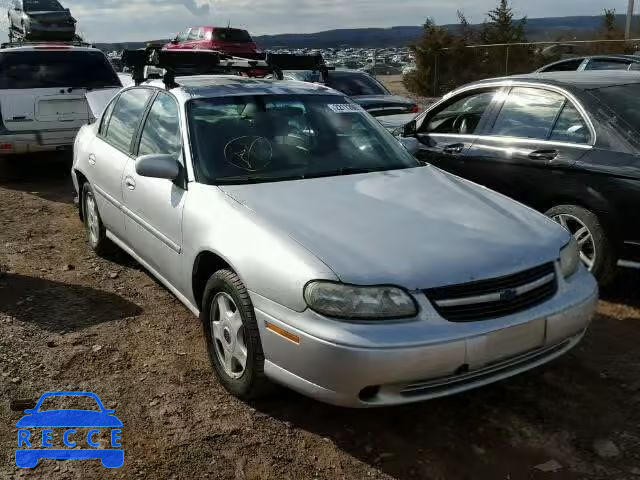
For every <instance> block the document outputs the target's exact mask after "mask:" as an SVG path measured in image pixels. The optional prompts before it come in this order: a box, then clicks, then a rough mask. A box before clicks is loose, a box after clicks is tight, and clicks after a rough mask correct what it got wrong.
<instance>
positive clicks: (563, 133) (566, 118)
mask: <svg viewBox="0 0 640 480" xmlns="http://www.w3.org/2000/svg"><path fill="white" fill-rule="evenodd" d="M549 140H555V141H556V142H570V143H589V141H590V140H591V133H590V132H589V127H587V124H586V123H585V121H584V119H583V118H582V115H580V112H578V110H577V109H576V107H574V106H573V105H572V104H571V103H569V102H567V103H566V104H565V106H564V108H563V109H562V112H561V113H560V116H559V117H558V120H557V121H556V124H555V126H554V127H553V131H552V132H551V137H549Z"/></svg>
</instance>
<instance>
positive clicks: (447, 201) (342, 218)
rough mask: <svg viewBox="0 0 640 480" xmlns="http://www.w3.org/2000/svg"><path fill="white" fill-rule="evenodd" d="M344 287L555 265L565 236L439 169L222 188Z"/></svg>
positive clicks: (418, 283) (414, 285) (420, 282)
mask: <svg viewBox="0 0 640 480" xmlns="http://www.w3.org/2000/svg"><path fill="white" fill-rule="evenodd" d="M221 188H222V189H223V191H224V192H226V193H227V194H228V195H229V196H231V197H232V198H233V199H235V200H236V201H237V202H239V203H241V204H243V205H244V206H245V207H246V208H248V209H250V210H252V211H253V212H254V213H255V214H256V215H258V216H260V217H261V218H262V219H264V220H266V221H267V222H270V223H271V224H272V225H273V226H274V227H276V228H278V229H280V231H282V232H285V233H287V234H288V235H289V236H290V237H292V238H293V239H295V240H296V241H297V242H299V243H300V244H301V245H303V246H304V247H306V248H307V249H308V250H309V251H310V252H312V253H313V254H315V255H316V256H317V257H318V258H319V259H320V260H322V261H323V262H324V263H325V264H326V265H327V266H328V267H329V268H331V269H332V270H333V272H334V273H335V274H336V275H337V276H338V277H339V278H340V280H341V281H343V282H345V283H353V284H360V285H367V284H368V285H372V284H395V285H401V286H403V287H405V288H408V289H411V290H414V289H423V288H432V287H436V286H442V285H451V284H458V283H466V282H471V281H475V280H481V279H486V278H493V277H498V276H502V275H508V274H511V273H514V272H518V271H520V270H524V269H528V268H531V267H534V266H538V265H541V264H543V263H546V262H550V261H554V260H556V259H557V258H558V256H559V251H560V248H561V247H562V246H563V245H564V244H566V243H567V242H568V241H569V235H568V233H567V232H566V231H565V230H564V229H562V228H561V227H560V226H558V225H557V224H555V223H554V222H552V221H551V220H549V219H548V218H546V217H544V216H543V215H541V214H539V213H537V212H535V211H533V210H531V209H529V208H528V207H525V206H524V205H521V204H519V203H516V202H515V201H513V200H510V199H508V198H506V197H504V196H502V195H500V194H498V193H495V192H492V191H490V190H488V189H485V188H483V187H481V186H479V185H475V184H473V183H471V182H468V181H465V180H463V179H460V178H458V177H455V176H453V175H450V174H447V173H445V172H442V171H441V170H438V169H436V168H434V167H430V166H427V167H422V168H412V169H405V170H394V171H389V172H379V173H370V174H363V175H347V176H340V177H330V178H318V179H309V180H298V181H291V182H278V183H265V184H254V185H233V186H224V187H221Z"/></svg>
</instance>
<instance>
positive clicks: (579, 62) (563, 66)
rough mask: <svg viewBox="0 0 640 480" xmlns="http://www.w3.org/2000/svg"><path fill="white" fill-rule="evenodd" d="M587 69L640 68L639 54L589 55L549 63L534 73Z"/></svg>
mask: <svg viewBox="0 0 640 480" xmlns="http://www.w3.org/2000/svg"><path fill="white" fill-rule="evenodd" d="M587 70H640V55H591V56H586V57H574V58H566V59H564V60H559V61H557V62H553V63H550V64H549V65H545V66H544V67H541V68H539V69H538V70H536V73H549V72H583V71H587Z"/></svg>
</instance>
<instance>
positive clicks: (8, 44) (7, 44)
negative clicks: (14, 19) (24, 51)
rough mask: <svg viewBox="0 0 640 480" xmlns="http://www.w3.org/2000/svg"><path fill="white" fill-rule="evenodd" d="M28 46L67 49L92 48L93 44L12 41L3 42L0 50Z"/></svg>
mask: <svg viewBox="0 0 640 480" xmlns="http://www.w3.org/2000/svg"><path fill="white" fill-rule="evenodd" d="M29 46H34V47H35V46H40V47H41V46H51V47H56V46H69V47H93V44H91V43H88V42H85V41H83V40H68V41H63V40H42V41H37V40H14V41H12V42H5V43H2V44H0V48H12V47H29Z"/></svg>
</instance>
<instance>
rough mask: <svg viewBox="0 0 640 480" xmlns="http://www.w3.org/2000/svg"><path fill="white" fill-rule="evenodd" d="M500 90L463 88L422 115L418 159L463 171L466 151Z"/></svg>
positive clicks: (461, 172) (459, 171) (481, 126)
mask: <svg viewBox="0 0 640 480" xmlns="http://www.w3.org/2000/svg"><path fill="white" fill-rule="evenodd" d="M499 91H500V88H499V87H491V88H483V89H478V90H473V91H471V92H464V93H461V94H459V95H456V96H455V97H453V98H451V99H449V100H448V101H446V102H445V103H443V104H441V105H439V106H437V107H435V109H434V110H431V111H429V112H428V113H427V114H426V115H425V116H423V117H422V118H421V119H420V120H419V121H418V123H417V134H416V138H417V139H418V142H419V144H420V150H419V151H418V153H417V154H416V156H417V157H418V159H419V160H422V161H425V162H428V163H431V164H433V165H435V166H437V167H440V168H442V169H443V170H447V171H449V172H451V173H454V174H456V175H462V174H463V173H464V166H465V162H466V155H467V154H468V152H469V149H470V148H471V146H472V145H473V143H474V141H475V140H476V138H477V132H478V131H479V130H480V129H481V128H483V126H484V124H485V123H486V120H485V119H486V118H487V116H488V114H489V112H490V111H491V108H492V105H493V104H494V99H495V98H496V95H497V94H498V93H499Z"/></svg>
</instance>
